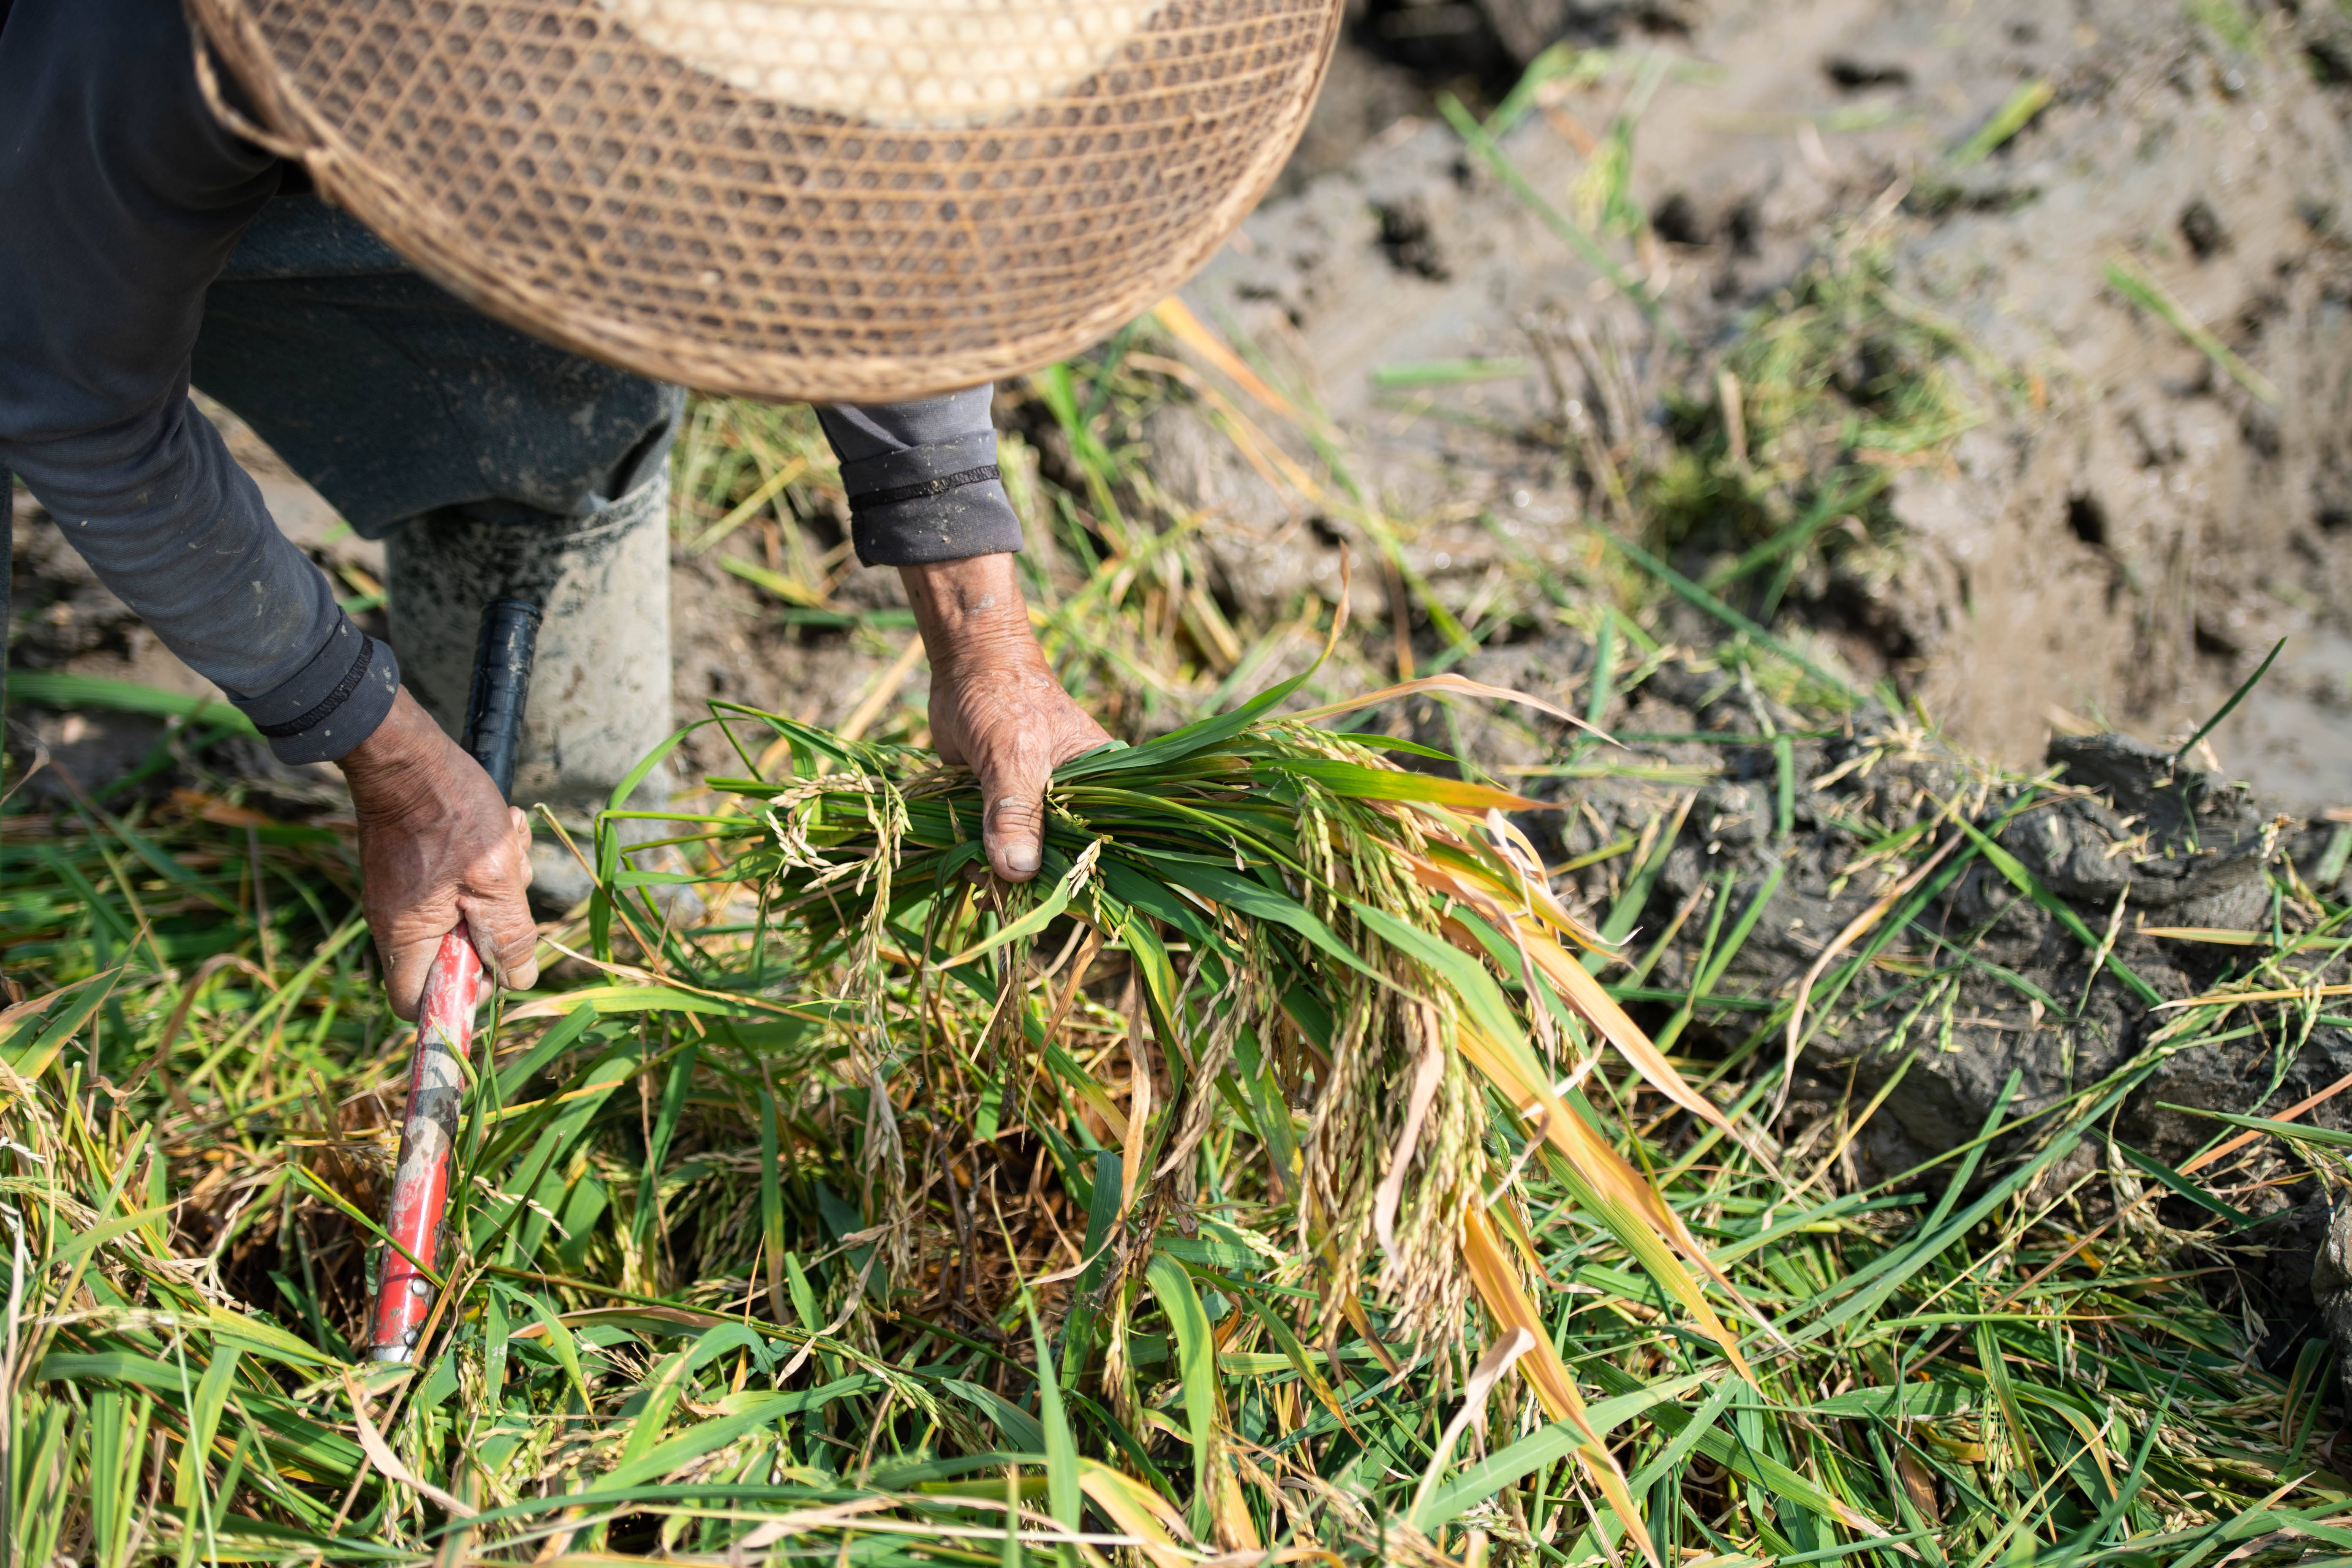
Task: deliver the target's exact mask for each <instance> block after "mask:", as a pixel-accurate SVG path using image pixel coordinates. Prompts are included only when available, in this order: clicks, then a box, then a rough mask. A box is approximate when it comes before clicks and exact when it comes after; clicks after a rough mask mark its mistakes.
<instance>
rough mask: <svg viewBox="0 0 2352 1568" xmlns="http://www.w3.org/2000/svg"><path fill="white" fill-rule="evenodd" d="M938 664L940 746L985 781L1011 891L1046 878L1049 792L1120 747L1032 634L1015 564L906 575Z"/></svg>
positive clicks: (995, 856) (935, 721)
mask: <svg viewBox="0 0 2352 1568" xmlns="http://www.w3.org/2000/svg"><path fill="white" fill-rule="evenodd" d="M899 575H900V577H901V578H902V579H903V580H904V581H905V583H906V584H907V597H908V601H909V602H910V603H911V604H912V605H914V607H915V621H916V624H917V625H918V626H921V628H922V632H923V648H924V651H925V652H926V653H928V654H929V656H930V661H931V743H932V744H933V745H935V746H936V747H938V749H939V753H940V761H942V762H947V763H963V764H964V765H965V766H967V767H969V768H971V771H972V772H973V773H977V774H978V775H980V794H981V799H982V808H981V817H982V819H981V842H982V846H983V847H985V848H986V849H987V851H988V863H989V865H990V866H992V867H993V868H995V871H996V874H997V875H998V876H1000V877H1002V878H1003V879H1005V880H1007V881H1010V882H1025V881H1027V880H1028V879H1030V878H1032V877H1034V876H1035V875H1036V874H1037V863H1038V858H1039V855H1040V852H1041V849H1042V847H1043V845H1044V839H1045V784H1046V781H1047V780H1048V779H1049V778H1051V777H1052V776H1053V772H1054V770H1055V768H1056V767H1058V766H1060V765H1061V764H1062V763H1066V762H1067V761H1069V760H1070V759H1071V758H1072V757H1075V756H1076V755H1078V754H1079V753H1080V752H1086V751H1089V750H1091V749H1092V748H1094V747H1096V746H1099V745H1101V744H1102V743H1103V742H1105V741H1108V739H1110V737H1109V736H1108V735H1106V734H1105V733H1103V729H1102V726H1101V725H1099V724H1097V723H1096V722H1095V721H1093V720H1092V719H1089V718H1088V717H1087V715H1086V713H1085V712H1084V710H1081V709H1080V708H1079V707H1078V705H1077V704H1076V703H1075V702H1073V701H1071V700H1070V697H1069V694H1068V693H1067V692H1066V691H1064V690H1063V689H1062V685H1061V682H1060V681H1058V680H1055V679H1054V672H1053V670H1052V668H1050V667H1048V666H1047V664H1046V663H1045V650H1044V649H1042V648H1040V647H1038V646H1037V637H1036V634H1034V632H1032V631H1031V630H1030V629H1029V608H1028V605H1027V604H1026V603H1025V602H1024V600H1023V599H1022V597H1021V584H1020V583H1019V581H1018V579H1016V578H1015V577H1014V576H1013V557H1012V556H1010V555H978V556H974V557H972V558H971V560H968V561H948V562H940V563H937V564H934V565H929V566H907V567H901V568H900V569H899Z"/></svg>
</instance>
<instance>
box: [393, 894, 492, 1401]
mask: <svg viewBox="0 0 2352 1568" xmlns="http://www.w3.org/2000/svg"><path fill="white" fill-rule="evenodd" d="M482 981H483V976H482V961H481V959H480V958H479V956H478V955H477V954H476V953H475V952H474V944H473V942H472V940H471V939H470V938H469V937H468V935H467V931H466V922H465V921H462V920H461V921H458V922H457V930H455V931H451V932H450V933H449V934H448V935H447V936H445V937H443V938H442V939H441V947H440V950H439V951H438V952H436V953H435V954H434V955H433V967H432V969H431V970H430V971H429V972H428V973H426V975H425V1005H424V1006H423V1008H422V1009H420V1010H419V1012H418V1014H417V1018H416V1061H415V1066H414V1067H413V1068H410V1071H409V1078H408V1114H407V1117H406V1119H405V1120H404V1121H402V1123H401V1127H400V1163H399V1165H398V1166H397V1167H396V1168H395V1169H394V1172H393V1177H392V1212H391V1214H390V1215H389V1216H388V1217H387V1218H386V1219H385V1221H384V1233H385V1234H386V1235H387V1236H389V1237H391V1238H392V1242H393V1245H392V1246H389V1247H385V1248H384V1249H383V1261H382V1262H381V1263H380V1264H378V1265H377V1277H376V1289H375V1310H374V1311H373V1313H371V1314H370V1321H369V1329H368V1352H367V1354H368V1359H369V1360H370V1361H401V1362H404V1361H407V1360H409V1359H410V1358H411V1357H413V1356H414V1355H415V1353H416V1342H417V1340H418V1339H419V1337H420V1336H422V1334H423V1333H424V1331H425V1319H426V1317H428V1316H429V1315H431V1313H432V1310H433V1296H434V1289H433V1282H432V1281H431V1280H430V1279H426V1278H425V1275H424V1274H423V1272H421V1271H420V1270H419V1269H418V1268H417V1267H416V1264H415V1263H413V1262H411V1261H410V1259H411V1258H415V1259H419V1260H421V1261H423V1262H425V1263H428V1264H433V1263H437V1262H438V1261H439V1254H440V1249H441V1215H442V1213H443V1211H444V1210H445V1209H446V1207H447V1206H448V1202H449V1174H450V1171H451V1168H452V1166H453V1165H454V1163H455V1162H456V1156H457V1102H458V1100H459V1098H460V1097H461V1096H462V1095H463V1093H464V1092H465V1078H464V1075H463V1074H462V1073H461V1072H460V1071H459V1069H458V1063H459V1061H460V1060H461V1059H462V1058H464V1057H465V1055H466V1054H467V1051H468V1050H470V1049H471V1048H472V1046H473V1036H474V1009H475V1007H476V1006H478V1005H479V1004H480V1002H481V999H482Z"/></svg>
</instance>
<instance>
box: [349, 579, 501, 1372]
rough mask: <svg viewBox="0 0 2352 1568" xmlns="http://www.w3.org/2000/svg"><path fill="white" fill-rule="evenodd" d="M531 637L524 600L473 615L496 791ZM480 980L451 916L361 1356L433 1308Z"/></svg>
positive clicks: (377, 1353)
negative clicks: (478, 628)
mask: <svg viewBox="0 0 2352 1568" xmlns="http://www.w3.org/2000/svg"><path fill="white" fill-rule="evenodd" d="M538 637H539V611H538V609H537V607H536V606H534V605H528V604H525V603H523V602H522V601H521V600H520V599H499V600H494V601H493V602H492V603H491V604H490V605H489V606H488V608H487V609H485V610H484V611H483V612H482V636H481V641H480V643H479V644H478V647H477V648H476V651H475V658H474V689H473V695H472V698H471V700H469V701H468V702H467V713H466V735H465V745H466V750H467V752H471V753H472V754H473V757H474V760H475V761H476V762H478V763H481V764H482V767H483V769H484V771H486V772H487V773H488V774H489V775H490V779H491V782H492V783H494V784H497V785H498V786H499V795H501V796H505V795H509V794H510V793H511V791H512V789H513V787H514V763H515V747H516V745H517V743H518V742H520V740H521V738H522V715H523V702H524V699H525V697H526V696H527V694H528V692H529V689H530V660H531V650H532V648H533V647H534V645H535V644H536V642H537V640H538ZM485 980H486V977H485V976H484V974H483V973H482V961H481V959H480V957H479V956H478V954H477V953H476V952H475V951H474V944H473V942H472V940H471V938H470V937H469V936H468V934H467V930H466V922H465V921H458V922H457V929H456V930H455V931H451V932H449V934H448V935H446V936H445V937H443V938H442V939H441V946H440V949H439V951H438V952H436V953H435V954H434V955H433V968H432V970H431V971H430V972H429V973H427V975H426V977H425V1003H424V1005H423V1007H422V1008H421V1009H420V1010H419V1012H418V1014H417V1024H416V1059H415V1062H414V1063H413V1064H412V1065H411V1066H410V1068H409V1072H408V1112H407V1115H406V1116H405V1117H404V1119H403V1120H402V1122H401V1126H400V1163H399V1165H398V1167H397V1168H395V1169H394V1172H393V1178H392V1205H391V1210H390V1212H389V1214H388V1215H386V1216H385V1219H384V1235H385V1237H387V1238H388V1240H387V1244H386V1246H385V1247H384V1248H383V1257H382V1260H381V1261H380V1262H379V1263H378V1265H377V1268H376V1289H375V1307H374V1310H373V1311H372V1312H371V1313H370V1314H369V1323H368V1352H367V1353H368V1359H369V1360H370V1361H397V1362H404V1361H408V1360H411V1359H413V1358H414V1357H415V1354H416V1347H417V1342H418V1341H419V1340H420V1339H422V1338H423V1337H424V1332H425V1321H426V1320H427V1319H428V1318H429V1317H431V1315H432V1312H433V1300H434V1290H435V1286H434V1272H433V1271H434V1270H435V1269H436V1268H438V1267H439V1253H440V1249H441V1219H442V1215H444V1214H445V1213H446V1211H447V1209H448V1205H449V1184H450V1180H451V1176H452V1173H453V1171H454V1170H455V1167H456V1163H457V1108H458V1102H459V1100H460V1099H461V1098H462V1096H463V1094H464V1088H465V1079H464V1075H463V1073H462V1072H461V1070H460V1068H459V1063H460V1062H461V1061H462V1059H463V1058H465V1056H466V1054H467V1052H468V1051H469V1050H471V1049H472V1047H473V1037H474V1010H475V1008H476V1007H477V1006H478V1005H480V1002H481V999H482V992H483V987H484V984H485Z"/></svg>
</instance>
